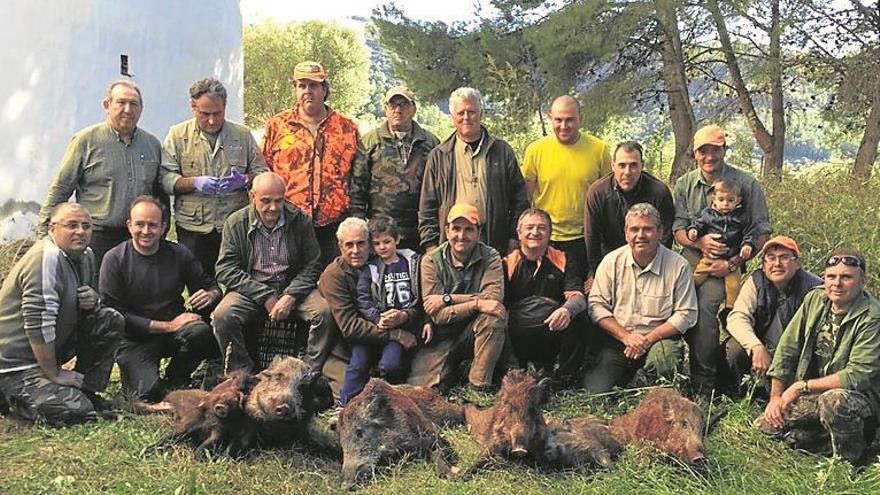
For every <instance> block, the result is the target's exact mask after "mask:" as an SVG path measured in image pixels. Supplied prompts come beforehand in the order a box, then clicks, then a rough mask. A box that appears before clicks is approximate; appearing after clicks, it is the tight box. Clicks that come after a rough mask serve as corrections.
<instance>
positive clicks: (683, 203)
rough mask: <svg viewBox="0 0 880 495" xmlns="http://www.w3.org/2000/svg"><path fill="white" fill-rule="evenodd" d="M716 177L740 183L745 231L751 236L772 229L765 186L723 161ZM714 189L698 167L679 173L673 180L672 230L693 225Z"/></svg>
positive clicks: (756, 236)
mask: <svg viewBox="0 0 880 495" xmlns="http://www.w3.org/2000/svg"><path fill="white" fill-rule="evenodd" d="M718 178H719V179H728V180H734V181H736V182H737V183H739V184H740V185H741V186H742V204H743V208H744V209H745V210H746V212H747V214H746V215H744V216H745V217H746V218H747V219H749V220H750V224H751V227H750V228H749V229H748V233H749V234H750V235H751V236H752V238H753V239H758V238H760V237H761V236H763V235H769V234H770V233H771V232H772V228H771V227H770V214H769V213H768V210H767V199H766V198H765V196H764V189H763V188H762V187H761V184H759V183H758V181H756V180H755V178H754V177H752V176H751V175H749V174H748V173H746V172H744V171H742V170H740V169H738V168H736V167H732V166H730V165H727V164H724V165H723V166H722V168H721V171H720V173H719V174H718ZM714 190H715V186H714V185H710V184H708V183H706V181H705V180H704V179H703V174H702V171H701V170H700V169H699V168H697V169H696V170H691V171H690V172H688V173H686V174H684V175H683V176H681V177H680V178H679V179H678V181H677V182H676V183H675V190H674V192H673V198H674V201H675V221H674V222H673V224H672V232H673V233H675V231H677V230H681V229H686V228H688V227H689V226H690V225H693V224H694V222H695V221H696V220H697V218H699V217H700V212H701V211H703V208H705V207H706V206H708V205H709V203H710V202H709V194H710V193H712V192H713V191H714Z"/></svg>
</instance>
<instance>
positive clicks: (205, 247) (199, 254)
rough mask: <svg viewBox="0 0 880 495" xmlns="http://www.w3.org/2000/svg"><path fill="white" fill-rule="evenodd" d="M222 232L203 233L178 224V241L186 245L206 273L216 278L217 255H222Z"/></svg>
mask: <svg viewBox="0 0 880 495" xmlns="http://www.w3.org/2000/svg"><path fill="white" fill-rule="evenodd" d="M220 237H221V235H220V232H217V230H212V231H210V232H206V233H201V232H193V231H191V230H186V229H184V228H183V227H181V226H179V225H178V226H177V242H178V243H179V244H181V245H183V246H186V247H187V248H188V249H189V251H190V252H191V253H192V254H193V256H195V257H196V259H197V260H199V263H201V264H202V269H203V270H205V273H207V274H208V275H210V276H211V278H214V276H215V274H216V271H215V265H216V264H217V257H218V256H219V255H220Z"/></svg>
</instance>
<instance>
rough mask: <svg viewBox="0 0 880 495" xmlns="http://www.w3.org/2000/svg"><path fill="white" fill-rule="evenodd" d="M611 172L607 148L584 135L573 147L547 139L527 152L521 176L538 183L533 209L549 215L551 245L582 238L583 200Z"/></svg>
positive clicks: (554, 137) (543, 139) (598, 141)
mask: <svg viewBox="0 0 880 495" xmlns="http://www.w3.org/2000/svg"><path fill="white" fill-rule="evenodd" d="M610 171H611V154H610V152H609V149H608V146H607V145H606V144H605V143H604V142H603V141H602V140H601V139H599V138H597V137H595V136H592V135H590V134H588V133H586V132H581V138H580V139H578V141H577V142H576V143H574V144H572V145H565V144H561V143H560V142H559V140H557V139H556V136H555V135H550V136H546V137H543V138H541V139H539V140H537V141H535V142H533V143H532V144H530V145H529V146H528V148H526V157H525V160H524V161H523V166H522V174H523V177H524V178H525V180H526V181H535V182H536V183H537V188H536V189H535V195H534V197H533V198H532V206H535V207H537V208H541V209H542V210H545V211H546V212H547V213H549V214H550V218H551V219H552V220H553V235H552V236H551V237H552V239H553V240H554V241H572V240H575V239H579V238H581V237H583V236H584V196H585V195H586V193H587V189H589V188H590V184H592V183H593V182H595V181H596V180H597V179H599V178H601V177H603V176H604V175H606V174H607V173H608V172H610Z"/></svg>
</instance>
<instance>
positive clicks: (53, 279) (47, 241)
mask: <svg viewBox="0 0 880 495" xmlns="http://www.w3.org/2000/svg"><path fill="white" fill-rule="evenodd" d="M48 219H49V223H48V236H46V237H44V238H42V239H40V240H39V241H37V242H36V244H34V245H33V247H31V248H30V249H29V250H28V252H27V253H25V255H24V256H23V257H22V258H21V259H20V260H18V262H17V263H16V264H15V266H13V267H12V271H11V272H10V273H9V275H8V276H7V277H6V280H5V281H4V282H3V287H2V289H0V393H2V395H3V398H4V399H6V402H7V403H9V404H10V405H11V406H12V413H13V414H15V415H17V416H19V417H21V418H23V419H25V420H29V421H34V420H37V419H41V420H43V421H45V422H46V423H48V424H51V425H54V426H62V425H70V424H76V423H81V422H83V421H86V420H89V419H94V418H96V417H97V413H98V412H101V411H102V410H104V409H106V407H107V404H106V402H105V401H104V399H102V398H101V397H99V396H98V395H97V394H96V392H100V391H102V390H104V388H105V387H106V386H107V382H108V381H109V379H110V370H111V368H112V367H113V358H114V356H115V355H116V348H117V347H118V345H119V341H120V338H121V336H122V328H123V325H124V319H123V317H122V315H120V314H119V313H118V312H116V311H115V310H113V309H110V308H104V307H102V306H101V302H100V300H99V299H98V294H97V292H96V291H95V280H96V278H97V272H96V266H95V257H94V253H92V250H91V248H90V247H89V243H90V242H91V239H92V217H91V215H89V212H88V211H87V210H86V209H85V208H84V207H82V206H80V205H78V204H74V203H61V204H59V205H57V206H56V207H55V208H53V209H52V210H51V212H50V214H49V216H48ZM74 356H76V367H75V368H74V369H73V370H67V369H62V368H61V365H62V364H64V363H66V362H67V361H69V360H70V359H71V358H73V357H74Z"/></svg>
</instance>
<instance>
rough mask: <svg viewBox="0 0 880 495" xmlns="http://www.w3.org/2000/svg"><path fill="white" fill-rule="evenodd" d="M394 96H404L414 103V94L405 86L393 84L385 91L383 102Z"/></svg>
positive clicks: (387, 101)
mask: <svg viewBox="0 0 880 495" xmlns="http://www.w3.org/2000/svg"><path fill="white" fill-rule="evenodd" d="M395 96H402V97H404V98H406V99H407V100H408V101H409V102H410V103H415V101H416V95H414V94H413V92H412V91H411V90H410V89H409V88H407V87H406V86H394V87H392V88H390V89H389V90H388V91H386V92H385V103H389V102H390V101H391V98H394V97H395Z"/></svg>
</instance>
